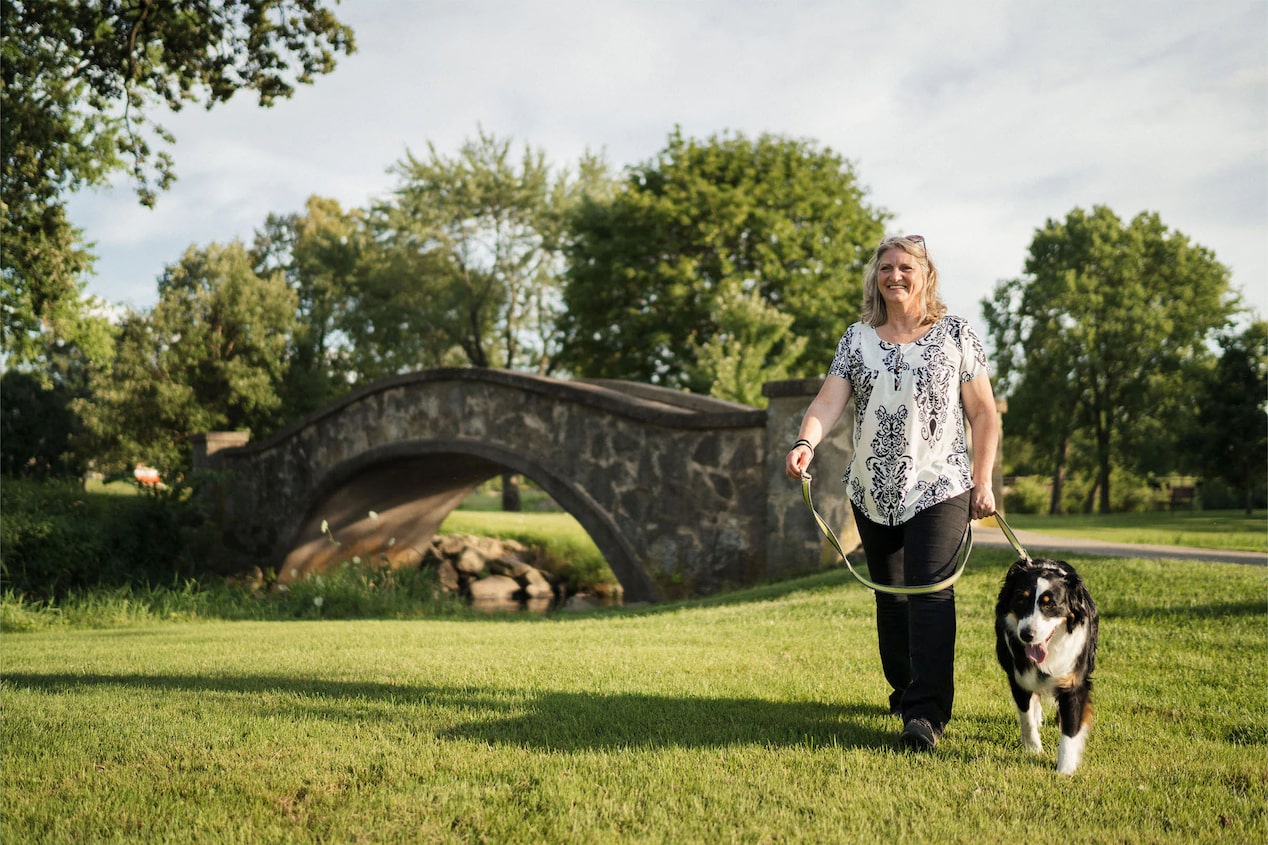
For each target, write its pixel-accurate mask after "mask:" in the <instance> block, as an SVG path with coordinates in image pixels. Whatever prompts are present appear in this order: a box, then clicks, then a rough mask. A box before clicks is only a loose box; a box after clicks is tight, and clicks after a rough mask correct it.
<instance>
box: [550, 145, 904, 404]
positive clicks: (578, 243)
mask: <svg viewBox="0 0 1268 845" xmlns="http://www.w3.org/2000/svg"><path fill="white" fill-rule="evenodd" d="M887 218H888V215H887V214H886V213H885V212H883V211H879V210H876V209H874V208H872V207H870V206H868V205H867V204H866V203H865V202H864V191H863V189H862V188H860V187H859V185H858V182H857V179H856V177H855V174H854V170H853V167H852V166H851V165H850V164H849V163H848V162H846V161H844V160H842V159H841V158H840V157H839V156H838V155H837V154H836V153H834V152H832V151H831V150H829V149H819V148H817V147H816V146H815V145H813V144H811V143H810V142H807V141H797V140H790V139H786V138H781V137H778V136H772V135H762V136H761V137H759V138H757V139H755V140H750V139H748V138H746V137H744V136H743V135H739V134H737V135H723V136H713V137H710V138H708V139H707V140H705V141H703V142H701V141H695V140H689V139H686V138H684V137H683V136H682V133H681V131H680V130H677V129H676V130H675V131H674V132H673V133H671V135H670V137H669V143H668V145H667V146H666V147H665V149H664V150H662V151H661V152H660V153H659V154H658V155H657V156H656V157H655V158H653V159H652V160H650V161H648V162H646V163H644V164H642V165H640V166H638V167H635V168H632V169H631V170H630V171H629V172H628V174H627V176H626V178H625V180H624V183H623V184H622V185H621V187H620V189H619V190H617V191H615V192H613V193H612V194H611V195H610V196H607V197H590V198H588V199H586V200H584V201H583V202H582V203H581V205H580V207H579V209H578V212H577V214H576V215H575V217H574V220H573V224H572V229H573V237H572V242H571V244H570V246H569V249H568V257H569V269H568V272H567V276H566V281H565V287H564V303H565V313H564V315H563V318H562V321H561V330H562V333H563V343H564V352H563V359H562V360H563V363H564V365H565V366H567V367H569V368H571V369H572V370H573V371H574V372H576V373H578V374H580V375H584V376H595V377H607V378H629V379H639V380H645V381H650V382H653V383H658V384H663V385H666V386H671V387H683V388H689V389H691V390H694V391H696V392H700V393H708V392H710V390H711V387H712V384H713V382H714V381H715V380H716V379H717V377H718V375H719V373H718V372H717V371H716V369H714V366H715V364H716V363H717V361H716V360H715V359H712V358H710V357H709V356H706V360H705V361H701V358H700V355H701V352H702V350H706V349H709V348H711V347H714V346H715V345H716V343H717V342H718V341H717V339H718V337H719V335H720V334H725V332H723V331H722V329H721V327H720V324H719V318H720V316H721V315H722V314H723V308H722V302H723V300H724V299H727V298H730V297H733V296H735V295H736V292H737V291H738V292H742V293H743V294H744V295H748V294H755V295H756V296H757V297H759V298H760V300H761V301H762V302H764V303H766V304H767V305H768V306H770V307H771V308H772V309H774V310H775V311H776V312H778V313H781V314H785V315H791V317H792V322H791V325H790V327H789V328H788V331H787V332H786V333H785V334H783V335H782V336H780V337H779V338H778V339H777V341H776V342H774V343H771V344H770V345H769V347H768V351H767V356H766V357H767V360H766V361H765V362H764V363H765V365H766V366H767V367H770V369H771V374H773V373H774V372H775V371H777V370H779V369H780V368H781V367H782V366H783V364H779V365H776V362H784V361H786V359H791V363H787V369H788V370H789V371H791V372H792V373H794V374H809V373H813V372H819V371H821V370H822V368H823V354H824V352H823V344H824V343H828V344H832V343H835V341H836V339H837V338H838V337H839V336H840V334H841V332H843V331H844V328H845V326H846V325H847V324H848V323H849V322H850V321H851V320H853V319H855V318H857V315H858V312H859V304H860V301H861V299H862V289H863V268H864V265H865V264H866V261H867V258H868V256H869V254H870V251H871V249H872V248H873V247H874V246H875V244H876V243H877V242H878V241H879V240H880V239H881V237H882V235H883V229H884V223H885V220H886V219H887ZM734 317H735V314H734V312H732V313H731V315H730V318H734ZM796 337H808V338H817V339H819V341H818V345H814V347H813V348H812V349H806V348H804V346H803V348H802V349H801V350H799V351H798V352H797V354H796V355H795V356H789V355H786V354H785V353H786V352H787V351H788V349H789V344H790V343H792V342H793V339H794V338H796Z"/></svg>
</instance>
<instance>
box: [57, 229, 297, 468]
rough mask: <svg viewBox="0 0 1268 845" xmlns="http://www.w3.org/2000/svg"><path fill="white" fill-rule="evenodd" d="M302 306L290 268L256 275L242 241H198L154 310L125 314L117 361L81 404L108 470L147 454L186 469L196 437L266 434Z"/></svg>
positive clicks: (169, 275)
mask: <svg viewBox="0 0 1268 845" xmlns="http://www.w3.org/2000/svg"><path fill="white" fill-rule="evenodd" d="M296 308H297V302H296V296H295V293H294V291H292V290H291V289H290V288H289V287H288V286H287V284H286V281H285V278H284V276H283V274H282V273H281V272H280V271H278V272H274V273H273V274H272V275H270V276H268V277H261V276H259V275H257V274H256V272H255V269H254V267H253V265H252V261H251V257H250V255H249V254H248V252H247V250H246V248H245V247H244V246H243V245H242V244H241V243H239V242H236V241H235V242H233V243H231V244H229V245H227V246H220V245H216V244H213V245H211V246H209V247H207V248H204V249H199V248H193V247H191V248H190V249H189V250H188V251H187V252H186V253H185V256H184V257H183V258H182V259H181V261H180V262H179V263H178V264H175V265H173V266H171V267H169V268H168V269H167V270H166V271H165V272H164V274H163V276H162V277H161V278H160V280H159V301H158V303H157V304H156V305H155V306H154V308H153V309H152V310H151V311H149V312H148V313H142V314H134V315H131V316H130V317H129V318H127V319H125V320H124V321H123V323H122V325H121V327H120V336H119V342H118V350H117V352H116V354H115V357H114V361H113V364H112V366H111V368H110V369H109V370H108V371H103V372H101V373H100V374H99V375H97V376H96V378H95V379H94V382H93V390H92V397H91V399H90V400H86V401H81V402H79V403H77V405H76V408H77V410H78V412H79V413H80V415H81V417H82V418H83V419H84V422H85V424H86V426H87V427H88V429H89V431H90V433H91V434H92V435H93V436H94V437H95V439H96V444H97V447H98V448H97V454H98V455H99V456H100V461H101V466H102V468H103V469H107V470H121V469H125V468H127V467H128V466H130V465H131V464H132V463H134V462H136V461H141V460H143V461H145V462H147V463H149V464H151V465H153V466H156V467H158V468H159V469H160V470H162V471H163V472H164V474H165V475H167V476H173V475H178V474H179V473H181V472H183V471H184V470H185V469H187V468H188V466H189V456H190V435H192V434H198V433H200V432H206V431H214V430H222V429H229V430H240V429H251V430H253V431H255V432H256V433H267V430H268V427H269V425H270V423H271V422H272V421H273V419H274V415H275V412H276V409H277V408H278V406H279V405H280V404H281V397H280V395H279V388H280V386H281V385H282V383H283V379H284V376H285V369H286V355H287V350H288V349H289V348H290V345H291V335H292V333H293V330H294V326H295V314H296Z"/></svg>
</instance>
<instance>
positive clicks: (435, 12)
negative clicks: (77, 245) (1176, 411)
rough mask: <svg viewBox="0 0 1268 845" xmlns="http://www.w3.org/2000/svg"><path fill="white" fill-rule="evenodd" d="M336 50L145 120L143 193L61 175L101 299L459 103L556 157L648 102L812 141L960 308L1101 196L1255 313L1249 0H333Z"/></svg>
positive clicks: (350, 197) (603, 134) (340, 188)
mask: <svg viewBox="0 0 1268 845" xmlns="http://www.w3.org/2000/svg"><path fill="white" fill-rule="evenodd" d="M336 14H337V15H338V16H339V17H340V18H341V19H343V20H345V21H346V22H348V23H349V24H350V25H352V26H353V28H354V29H355V30H356V33H357V41H358V44H359V52H358V54H356V55H354V56H352V57H350V58H348V59H346V60H344V61H342V62H341V63H340V67H339V69H338V70H336V72H335V73H334V74H332V75H330V76H327V77H323V78H319V79H318V80H317V81H316V84H315V85H314V86H311V87H309V88H305V89H302V90H300V91H299V92H298V93H297V95H296V97H295V98H294V99H293V100H291V101H288V102H284V103H280V104H278V105H277V106H275V107H274V108H272V109H267V110H263V109H259V108H257V107H256V106H255V105H254V103H253V102H251V100H250V99H249V98H246V97H243V96H239V97H238V98H235V101H234V102H232V103H230V104H229V105H228V106H225V107H221V108H218V109H216V110H213V111H211V112H205V111H202V110H200V109H189V110H186V111H185V112H182V113H181V114H179V115H174V116H173V117H172V118H171V120H169V121H166V123H167V124H168V126H169V128H171V129H172V130H173V131H175V132H176V134H177V136H178V144H177V146H176V148H175V150H174V153H175V156H176V162H177V171H178V174H179V176H180V182H179V183H178V184H177V186H176V188H175V189H174V190H173V191H171V192H169V193H168V194H165V195H163V196H161V197H160V198H159V206H158V209H157V210H155V211H153V212H151V211H146V210H144V209H140V208H138V207H137V206H136V205H135V202H134V198H133V196H132V194H131V192H130V191H129V190H128V189H126V188H123V189H116V190H115V191H113V192H111V193H109V194H107V195H87V196H85V197H81V198H79V199H77V200H76V201H75V202H74V204H73V205H72V215H73V219H75V220H76V222H77V223H78V225H80V226H82V227H83V228H85V230H86V235H87V237H88V238H89V239H91V240H96V241H97V244H98V252H99V253H100V254H101V256H102V257H101V261H100V262H99V270H100V277H99V279H98V280H97V281H96V282H95V283H94V284H93V285H92V286H91V290H92V292H95V293H97V294H99V295H101V296H103V297H105V298H107V299H111V300H117V299H125V300H128V301H131V302H132V303H133V304H142V305H143V304H147V302H148V301H152V300H153V298H154V296H155V291H154V278H155V277H156V276H157V274H158V273H159V272H161V270H162V267H163V265H164V264H167V263H171V262H173V261H176V260H177V259H178V258H179V257H180V254H181V252H183V250H184V248H185V247H186V246H188V245H189V244H190V243H199V244H205V243H208V242H211V241H225V240H229V239H231V238H233V237H241V238H243V239H249V238H250V236H251V232H252V230H253V229H254V228H255V227H257V226H259V225H260V224H262V223H263V221H264V218H265V216H266V215H267V214H269V213H270V212H278V213H286V212H291V211H295V210H298V209H299V208H301V207H302V205H303V202H304V199H305V198H306V197H307V196H308V195H310V194H321V195H325V196H332V197H335V198H336V199H338V200H340V201H341V202H342V203H344V204H345V205H348V206H353V205H360V204H364V203H366V202H368V201H369V200H370V199H371V198H373V197H376V196H381V195H382V194H384V193H385V192H387V191H388V190H390V188H391V186H392V182H393V180H392V178H391V177H390V176H389V175H388V174H387V172H386V171H387V168H388V167H389V166H390V165H391V164H392V163H393V162H395V161H397V160H399V159H400V158H401V157H402V156H403V155H404V154H405V151H406V150H407V149H411V150H413V151H414V152H416V153H422V152H425V150H426V144H427V142H428V141H431V142H433V143H435V145H436V147H437V148H438V149H439V150H440V151H441V152H443V153H449V152H452V151H454V150H456V149H457V147H458V146H459V145H460V144H461V143H462V142H463V141H464V140H465V139H467V138H470V137H471V136H473V135H474V134H475V132H476V130H477V126H478V125H481V126H483V128H484V129H485V130H487V131H490V132H494V133H496V134H498V135H500V136H507V135H510V136H512V137H513V138H514V139H515V140H516V142H517V143H525V142H527V143H530V144H532V145H533V146H534V147H540V148H542V149H544V150H545V151H546V153H547V156H548V158H549V159H550V160H551V161H552V162H553V163H554V164H556V165H557V166H567V165H570V164H572V163H573V162H574V161H575V160H576V158H577V157H578V156H579V155H580V154H581V153H582V152H583V151H584V150H586V149H587V148H588V149H591V150H596V151H597V150H600V149H604V150H606V152H607V155H608V158H609V160H610V161H612V162H613V163H614V164H616V165H627V164H636V163H639V162H641V161H645V160H647V159H648V158H650V157H652V156H653V155H654V154H655V153H656V152H657V151H658V150H659V149H661V148H662V147H663V145H664V143H665V139H666V137H667V135H668V133H669V131H670V130H671V129H672V128H673V126H674V125H675V124H679V125H681V126H682V128H683V131H684V132H685V133H686V134H688V135H690V136H706V135H710V134H713V133H717V132H721V131H724V130H733V131H743V132H745V133H747V134H750V135H753V134H758V133H761V132H775V133H780V134H785V135H790V136H794V137H799V138H811V139H814V140H816V141H818V142H819V143H821V144H823V145H824V146H829V147H831V148H832V149H834V150H836V151H837V152H838V153H840V154H842V155H843V156H845V157H846V158H848V159H850V160H851V161H852V162H854V163H855V165H856V167H857V173H858V176H859V179H860V181H861V183H862V184H863V185H864V186H866V187H868V188H869V189H870V192H871V193H870V198H871V200H872V202H873V203H875V204H876V205H879V206H882V207H884V208H887V209H889V210H890V211H892V212H894V213H895V214H896V215H897V217H896V220H895V222H894V228H895V229H898V230H904V229H905V230H918V231H920V232H921V233H922V234H924V235H926V236H927V237H928V238H929V240H930V244H931V247H932V248H933V250H934V253H935V255H936V256H937V257H938V259H939V261H940V264H941V267H942V271H943V278H944V280H945V291H946V295H947V298H948V301H949V304H950V305H951V306H952V308H953V309H955V310H957V311H959V312H960V313H966V314H968V315H969V316H971V317H976V316H977V314H978V309H977V304H978V301H979V300H980V299H981V298H982V297H984V296H986V295H988V294H989V292H990V289H991V287H992V286H993V284H994V283H995V282H996V281H997V280H998V279H1001V278H1006V277H1011V276H1015V275H1018V274H1019V273H1020V272H1021V269H1022V264H1023V262H1024V259H1025V254H1026V251H1027V249H1028V246H1029V241H1030V237H1031V235H1032V234H1033V231H1034V230H1035V229H1036V228H1037V227H1040V226H1042V225H1043V223H1044V221H1045V220H1046V219H1048V218H1062V217H1064V216H1065V214H1067V213H1068V212H1069V211H1070V210H1071V209H1072V208H1074V207H1076V206H1079V207H1084V208H1088V207H1091V206H1092V205H1095V204H1105V205H1108V206H1110V207H1111V208H1112V209H1114V211H1115V212H1116V213H1118V214H1119V216H1120V217H1123V218H1125V219H1130V218H1131V217H1132V216H1134V215H1135V214H1137V213H1138V212H1140V211H1144V210H1150V211H1156V212H1158V213H1159V214H1160V215H1161V217H1162V220H1163V222H1164V223H1165V224H1166V225H1168V226H1170V227H1172V228H1173V229H1177V230H1179V231H1181V232H1183V233H1185V234H1186V235H1188V236H1189V237H1190V238H1191V239H1193V240H1195V241H1197V242H1198V243H1201V244H1203V245H1204V246H1207V247H1209V248H1211V249H1213V250H1214V251H1215V253H1216V255H1217V257H1218V258H1219V259H1220V260H1221V261H1223V262H1224V263H1226V264H1228V265H1229V266H1231V267H1232V269H1233V273H1234V275H1233V280H1234V284H1235V285H1237V286H1239V287H1241V288H1242V289H1243V290H1244V291H1245V293H1246V294H1247V298H1248V300H1249V301H1250V302H1251V303H1252V304H1253V305H1254V306H1255V307H1256V308H1258V310H1259V312H1260V313H1261V314H1268V285H1266V284H1265V283H1264V280H1265V270H1266V269H1268V268H1266V267H1265V264H1266V261H1265V258H1264V255H1265V253H1266V252H1268V250H1266V249H1265V244H1266V242H1268V108H1266V106H1268V38H1266V33H1268V7H1266V6H1265V5H1264V4H1263V3H1262V0H1216V2H1210V3H1204V4H1192V3H1181V2H1178V1H1177V0H1118V2H1114V3H1104V2H1100V0H1094V1H1092V2H1090V1H1089V0H1074V2H1066V3H1061V4H1051V3H1049V4H1039V3H1017V2H1008V0H984V2H976V3H974V4H971V5H967V6H966V5H965V4H946V3H941V2H937V0H909V1H908V2H899V3H892V4H882V3H876V2H868V1H867V0H847V2H840V0H836V2H833V1H832V0H826V1H825V2H813V0H789V2H785V3H781V4H772V3H760V2H755V0H704V1H703V2H647V0H617V2H592V0H591V2H584V0H554V2H525V3H517V4H505V3H494V2H480V1H479V0H476V1H475V2H428V3H414V2H406V1H405V0H400V2H386V0H383V2H359V3H344V4H341V5H339V6H338V7H336Z"/></svg>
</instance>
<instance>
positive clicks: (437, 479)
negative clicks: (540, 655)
mask: <svg viewBox="0 0 1268 845" xmlns="http://www.w3.org/2000/svg"><path fill="white" fill-rule="evenodd" d="M506 471H510V472H514V473H518V474H520V475H523V476H524V477H526V478H528V479H531V480H532V481H533V482H534V483H535V484H537V485H538V486H539V487H541V489H542V490H543V491H544V492H545V493H546V494H547V495H549V496H550V497H551V498H552V499H554V500H555V502H556V503H558V504H559V506H560V507H562V508H563V509H564V510H565V511H567V512H568V513H569V514H571V515H572V516H573V518H575V519H576V520H577V522H579V523H580V524H581V527H582V528H583V529H585V531H586V533H588V534H589V535H590V537H591V539H592V540H593V541H594V543H595V545H596V546H597V547H598V549H599V552H600V553H601V554H602V555H603V558H604V560H605V561H607V564H608V566H609V567H610V568H611V569H612V573H613V575H615V576H616V579H617V581H619V582H620V584H621V588H622V590H623V591H624V595H625V598H626V600H627V601H657V600H659V599H660V598H661V595H660V590H659V588H658V587H657V586H656V583H655V582H654V581H653V580H652V578H651V577H650V576H649V575H648V573H647V571H646V570H645V569H644V568H643V565H642V563H641V561H640V560H639V557H638V555H637V554H635V551H634V549H633V547H632V546H631V545H630V543H629V541H628V540H627V539H626V538H625V537H624V536H623V535H622V534H621V532H620V531H619V530H618V529H617V526H616V525H615V524H614V523H613V522H612V520H611V518H610V517H609V516H608V515H607V513H606V512H605V511H604V509H603V508H601V507H600V506H599V505H598V504H597V503H596V502H595V501H594V499H593V498H591V497H590V495H589V494H588V493H587V492H586V490H585V489H584V488H582V487H581V486H579V485H577V484H576V483H575V482H573V481H572V480H570V479H568V478H565V477H563V476H561V475H560V474H559V473H557V472H555V471H552V470H551V469H550V468H549V467H547V466H544V465H542V464H540V463H539V462H537V461H534V460H532V459H531V458H529V457H527V456H525V455H524V454H523V453H520V452H514V451H511V450H509V449H507V448H505V447H502V446H499V445H496V444H490V443H487V442H482V441H472V440H465V439H462V440H459V439H428V440H412V441H400V442H396V443H392V444H390V445H386V446H381V447H377V448H372V449H369V450H367V451H365V452H363V453H361V454H359V455H358V456H356V457H355V458H353V459H350V460H348V461H345V462H344V463H342V464H339V465H337V466H335V467H334V468H333V469H331V470H330V471H329V472H328V473H327V474H326V475H325V476H324V477H323V478H322V479H321V480H320V481H319V482H318V483H317V485H316V486H315V488H314V490H313V493H312V495H311V496H310V497H309V502H308V505H307V507H306V508H305V509H304V517H303V519H302V520H301V521H300V523H299V525H298V526H297V528H296V530H295V532H294V535H293V536H292V537H291V540H290V542H289V544H288V545H287V548H288V549H289V550H290V551H289V552H288V554H287V555H286V557H285V559H284V561H283V563H282V568H281V571H280V572H279V578H280V580H282V581H283V582H285V581H293V580H297V579H299V578H302V577H304V576H305V575H306V574H309V573H314V572H320V571H323V570H325V569H327V568H329V567H330V566H332V565H334V564H336V563H338V562H339V561H343V560H348V559H349V558H351V557H353V556H360V557H362V558H372V557H375V556H377V555H380V554H386V555H387V556H388V557H389V559H390V560H392V562H393V564H394V565H401V566H404V565H411V564H416V563H418V562H420V561H421V559H422V555H423V553H424V551H425V550H426V548H427V546H428V544H429V543H430V542H431V540H432V538H433V537H434V536H435V535H436V532H437V531H438V530H439V529H440V525H441V523H442V522H444V520H445V517H447V516H448V515H449V514H450V512H452V511H453V510H454V509H455V508H457V507H458V506H459V505H460V504H461V503H462V501H463V500H464V499H465V498H466V497H467V496H468V495H469V494H470V493H471V492H472V491H474V490H475V489H476V488H477V487H478V486H479V485H480V484H482V483H484V482H485V481H487V480H488V479H490V478H493V477H494V476H497V475H500V474H502V473H504V472H506ZM323 526H325V528H326V530H324V531H323Z"/></svg>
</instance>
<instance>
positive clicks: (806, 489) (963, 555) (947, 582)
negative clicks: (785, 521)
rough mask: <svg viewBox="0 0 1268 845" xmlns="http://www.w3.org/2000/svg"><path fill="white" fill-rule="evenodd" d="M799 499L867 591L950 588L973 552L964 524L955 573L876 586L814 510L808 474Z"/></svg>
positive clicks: (899, 592) (969, 526)
mask: <svg viewBox="0 0 1268 845" xmlns="http://www.w3.org/2000/svg"><path fill="white" fill-rule="evenodd" d="M801 497H802V498H803V499H805V500H806V507H808V508H810V513H811V514H812V515H813V516H814V518H815V522H816V523H818V525H819V530H820V531H822V532H823V535H824V536H825V537H827V538H828V542H829V543H831V544H832V548H834V549H836V550H837V554H839V555H840V556H841V560H843V561H845V565H846V567H847V568H849V570H850V574H851V575H853V576H854V578H855V580H857V581H858V582H859V583H860V584H862V585H863V586H864V587H867V588H868V589H869V590H875V591H876V592H878V593H887V594H889V595H894V596H923V595H928V594H929V593H937V592H941V591H942V590H945V589H946V588H947V587H950V586H951V585H952V584H954V583H955V582H956V581H959V580H960V576H961V575H963V574H964V568H965V567H966V566H968V564H969V553H970V552H972V550H973V528H972V521H971V520H970V521H969V522H966V523H965V524H964V536H963V537H962V538H961V539H960V562H959V563H958V564H957V565H956V568H955V571H954V572H952V573H951V575H950V576H948V577H946V578H943V579H942V580H941V581H938V582H937V583H934V584H923V585H920V586H917V587H906V586H900V587H899V586H893V585H891V584H878V583H876V582H875V581H873V580H871V579H870V578H865V577H863V576H862V575H860V574H859V572H858V570H857V569H855V568H854V564H852V563H850V559H849V558H848V557H846V555H845V550H844V549H842V548H841V541H840V540H838V539H837V535H836V534H835V533H833V531H832V528H831V527H830V526H829V525H828V523H827V521H826V520H825V519H824V518H823V517H822V516H820V515H819V512H818V511H817V510H815V506H814V502H813V501H812V500H811V498H810V473H808V472H803V473H802V474H801Z"/></svg>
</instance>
